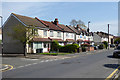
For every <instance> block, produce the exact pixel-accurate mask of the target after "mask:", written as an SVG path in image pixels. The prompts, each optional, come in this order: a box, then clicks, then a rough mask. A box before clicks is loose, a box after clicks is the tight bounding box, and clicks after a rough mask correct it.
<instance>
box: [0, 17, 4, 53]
mask: <svg viewBox="0 0 120 80" xmlns="http://www.w3.org/2000/svg"><path fill="white" fill-rule="evenodd" d="M0 18H1V29H2V55H3V27H2V23H3V17H2V16H0Z"/></svg>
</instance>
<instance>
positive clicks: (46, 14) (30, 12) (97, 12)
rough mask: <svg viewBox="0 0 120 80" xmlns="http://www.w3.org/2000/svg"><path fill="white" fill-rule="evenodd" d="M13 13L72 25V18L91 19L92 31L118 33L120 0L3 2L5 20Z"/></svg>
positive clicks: (86, 20) (86, 23) (86, 22)
mask: <svg viewBox="0 0 120 80" xmlns="http://www.w3.org/2000/svg"><path fill="white" fill-rule="evenodd" d="M11 13H16V14H20V15H24V16H29V17H33V18H34V17H38V18H39V19H41V20H46V21H54V19H55V18H58V20H59V23H60V24H64V25H70V21H71V20H72V19H76V20H82V21H83V22H84V23H85V25H86V26H87V25H88V21H90V22H91V23H90V31H93V32H96V31H103V32H107V24H110V33H111V34H113V35H117V34H118V2H3V3H2V16H3V20H4V22H5V21H6V20H7V18H8V17H9V16H10V14H11Z"/></svg>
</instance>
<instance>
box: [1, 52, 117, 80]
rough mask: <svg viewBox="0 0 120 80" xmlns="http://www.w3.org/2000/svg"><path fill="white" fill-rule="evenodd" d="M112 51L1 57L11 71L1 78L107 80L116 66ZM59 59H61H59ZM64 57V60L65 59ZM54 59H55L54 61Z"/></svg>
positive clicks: (4, 73)
mask: <svg viewBox="0 0 120 80" xmlns="http://www.w3.org/2000/svg"><path fill="white" fill-rule="evenodd" d="M112 52H113V50H109V51H107V50H99V51H93V52H86V53H75V54H69V55H65V56H64V58H63V57H62V56H59V57H55V56H54V58H53V57H52V56H51V58H49V59H48V58H47V56H46V57H44V59H43V58H42V57H41V58H42V59H41V58H39V59H38V58H34V59H31V58H30V57H29V58H20V57H19V58H18V57H16V58H15V57H12V58H11V57H10V58H8V57H3V63H5V64H10V65H12V66H13V69H11V70H8V71H5V72H3V78H101V79H105V78H107V77H108V76H109V75H110V74H111V73H112V72H113V71H114V70H115V69H116V68H117V67H118V66H119V63H118V62H119V59H118V58H113V57H112ZM60 57H61V58H60ZM65 57H66V58H65ZM55 58H56V59H55Z"/></svg>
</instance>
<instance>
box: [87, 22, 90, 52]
mask: <svg viewBox="0 0 120 80" xmlns="http://www.w3.org/2000/svg"><path fill="white" fill-rule="evenodd" d="M89 24H90V21H88V30H87V31H88V41H90V38H89V30H90V28H89ZM89 44H90V42H89ZM89 51H90V46H89Z"/></svg>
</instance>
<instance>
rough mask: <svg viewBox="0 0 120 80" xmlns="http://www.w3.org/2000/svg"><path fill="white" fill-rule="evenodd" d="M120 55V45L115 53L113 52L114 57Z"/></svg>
mask: <svg viewBox="0 0 120 80" xmlns="http://www.w3.org/2000/svg"><path fill="white" fill-rule="evenodd" d="M119 54H120V45H119V46H118V47H117V48H115V50H114V52H113V57H119Z"/></svg>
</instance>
